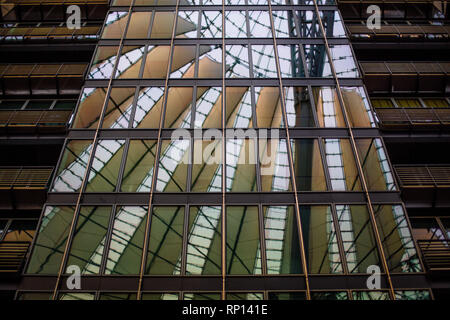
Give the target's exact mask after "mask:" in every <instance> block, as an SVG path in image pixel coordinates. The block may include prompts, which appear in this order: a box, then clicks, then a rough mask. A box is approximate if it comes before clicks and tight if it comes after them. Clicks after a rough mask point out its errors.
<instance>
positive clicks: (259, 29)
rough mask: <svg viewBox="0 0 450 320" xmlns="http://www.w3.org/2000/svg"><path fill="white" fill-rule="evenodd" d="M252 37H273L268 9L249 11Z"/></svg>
mask: <svg viewBox="0 0 450 320" xmlns="http://www.w3.org/2000/svg"><path fill="white" fill-rule="evenodd" d="M248 16H249V22H250V25H249V28H250V37H252V38H272V27H271V24H270V16H269V12H268V11H249V12H248Z"/></svg>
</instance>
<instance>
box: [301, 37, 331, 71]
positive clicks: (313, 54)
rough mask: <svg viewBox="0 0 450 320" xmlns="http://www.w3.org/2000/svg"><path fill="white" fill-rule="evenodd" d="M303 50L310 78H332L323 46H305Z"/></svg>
mask: <svg viewBox="0 0 450 320" xmlns="http://www.w3.org/2000/svg"><path fill="white" fill-rule="evenodd" d="M303 50H304V51H305V60H306V65H307V67H308V71H309V76H310V77H317V78H329V77H332V76H333V74H332V73H331V66H330V62H329V60H328V55H327V52H326V50H325V46H324V45H323V44H305V45H303Z"/></svg>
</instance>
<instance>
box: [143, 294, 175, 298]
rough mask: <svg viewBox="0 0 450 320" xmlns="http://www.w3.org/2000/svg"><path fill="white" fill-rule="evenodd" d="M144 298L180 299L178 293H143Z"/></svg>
mask: <svg viewBox="0 0 450 320" xmlns="http://www.w3.org/2000/svg"><path fill="white" fill-rule="evenodd" d="M142 300H178V293H143V294H142Z"/></svg>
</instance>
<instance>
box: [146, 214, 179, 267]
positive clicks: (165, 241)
mask: <svg viewBox="0 0 450 320" xmlns="http://www.w3.org/2000/svg"><path fill="white" fill-rule="evenodd" d="M151 219H152V220H151V227H150V242H149V247H148V252H147V265H146V269H145V273H146V274H159V275H173V274H180V272H181V249H182V246H183V221H184V206H177V207H164V206H155V207H153V209H152V216H151Z"/></svg>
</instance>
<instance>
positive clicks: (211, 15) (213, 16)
mask: <svg viewBox="0 0 450 320" xmlns="http://www.w3.org/2000/svg"><path fill="white" fill-rule="evenodd" d="M220 4H222V3H220ZM222 29H223V28H222V13H221V12H220V11H202V12H201V25H200V38H215V39H220V38H222Z"/></svg>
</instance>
